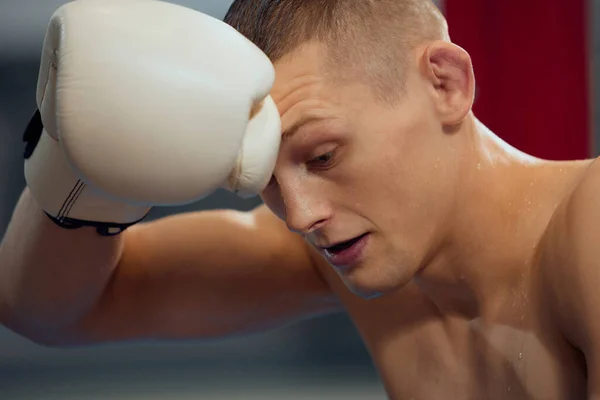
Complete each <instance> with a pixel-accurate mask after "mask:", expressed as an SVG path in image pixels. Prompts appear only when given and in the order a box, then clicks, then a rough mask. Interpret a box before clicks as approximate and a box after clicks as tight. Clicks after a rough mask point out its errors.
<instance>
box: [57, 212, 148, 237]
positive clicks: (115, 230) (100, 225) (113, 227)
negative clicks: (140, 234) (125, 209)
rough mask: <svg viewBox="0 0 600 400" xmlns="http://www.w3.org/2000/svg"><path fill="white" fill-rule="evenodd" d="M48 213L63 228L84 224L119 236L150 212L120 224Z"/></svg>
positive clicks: (102, 233) (108, 234)
mask: <svg viewBox="0 0 600 400" xmlns="http://www.w3.org/2000/svg"><path fill="white" fill-rule="evenodd" d="M46 215H47V216H48V218H50V220H51V221H52V222H54V223H55V224H56V225H58V226H60V227H61V228H63V229H79V228H83V227H84V226H91V227H94V228H96V232H98V234H99V235H100V236H117V235H120V234H121V233H123V232H124V231H125V230H126V229H127V228H129V227H130V226H132V225H135V224H137V223H139V222H141V221H142V220H143V219H144V218H146V215H148V214H146V215H144V216H143V217H142V218H141V219H139V220H137V221H134V222H130V223H126V224H119V223H114V222H96V221H85V220H81V219H75V218H69V217H62V218H56V217H54V216H52V215H50V214H48V213H46Z"/></svg>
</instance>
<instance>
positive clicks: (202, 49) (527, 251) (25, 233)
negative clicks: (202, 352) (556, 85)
mask: <svg viewBox="0 0 600 400" xmlns="http://www.w3.org/2000/svg"><path fill="white" fill-rule="evenodd" d="M259 6H260V7H259ZM226 22H227V23H229V24H230V25H232V26H233V27H235V28H236V29H238V30H239V31H240V32H241V33H242V34H243V35H245V36H246V37H248V38H249V39H251V40H252V41H253V42H254V43H255V44H256V47H255V46H254V45H252V44H251V43H250V42H249V41H246V39H245V38H244V37H243V36H242V35H240V34H238V33H237V32H234V30H233V29H230V28H229V27H228V26H226V25H225V24H222V23H220V22H218V21H214V20H212V19H210V18H207V17H206V16H202V15H201V14H198V13H195V12H193V11H191V10H186V9H183V8H180V7H176V6H172V5H168V4H166V3H157V2H154V1H149V0H129V1H123V0H121V1H116V0H102V1H101V0H79V1H75V2H73V3H70V4H69V5H67V6H64V7H63V8H61V9H60V10H59V11H57V14H56V16H55V18H53V19H52V21H51V24H50V29H49V33H48V36H47V40H46V44H45V47H44V55H45V56H44V58H43V61H42V67H41V73H40V82H39V90H38V96H37V98H38V106H39V113H38V114H37V115H36V117H35V118H34V119H33V120H32V123H31V124H30V127H29V129H28V133H27V135H26V138H27V140H28V151H27V152H26V161H25V175H26V178H27V182H28V187H27V189H26V190H25V191H24V193H23V195H22V197H21V199H20V201H19V203H18V205H17V207H16V209H15V211H14V216H13V219H12V222H11V224H10V227H9V229H8V231H7V233H6V236H5V237H4V240H3V243H2V247H1V248H0V274H1V275H0V285H1V291H0V299H1V302H0V318H1V320H2V322H3V323H4V324H5V325H6V326H8V327H9V328H11V329H13V330H14V331H16V332H18V333H20V334H22V335H24V336H26V337H28V338H30V339H31V340H33V341H35V342H37V343H41V344H44V345H50V346H71V345H81V344H94V343H101V342H114V341H123V340H130V339H142V338H157V339H165V340H177V339H189V338H193V339H199V340H202V339H208V338H216V337H226V336H228V335H232V334H243V333H247V332H252V331H263V330H266V329H271V328H275V327H278V326H281V325H283V324H289V323H291V322H294V321H298V320H300V319H303V318H307V317H311V316H315V315H322V314H325V313H332V312H338V311H342V310H345V311H346V312H348V313H349V314H350V316H351V317H352V318H353V319H354V321H355V323H356V326H357V327H358V329H359V330H360V332H361V334H362V337H363V338H364V340H365V343H366V345H367V347H368V348H369V350H370V352H371V354H372V356H373V359H374V362H375V363H376V365H377V367H378V369H379V371H380V373H381V375H382V378H383V382H384V384H385V386H386V388H387V391H388V393H389V396H390V397H391V398H393V399H411V398H414V399H482V398H489V399H501V398H506V399H584V398H588V399H598V398H600V397H599V396H600V370H599V368H600V365H599V361H600V358H599V357H600V322H598V321H600V320H599V319H598V318H597V316H598V310H599V307H600V298H599V296H600V294H599V293H600V292H599V291H598V290H597V288H598V287H599V286H600V273H599V272H598V271H599V269H598V268H597V264H598V262H600V261H599V258H600V257H599V256H600V254H599V252H600V250H598V248H599V247H598V246H597V245H596V239H595V237H597V235H598V232H597V231H598V230H599V229H600V228H598V223H597V219H598V218H599V217H600V216H599V215H598V214H599V211H598V208H597V207H596V204H597V200H596V199H597V196H598V191H599V190H600V171H599V170H600V166H598V165H597V164H596V163H594V162H593V161H592V160H584V161H574V162H549V161H545V160H540V159H536V158H534V157H531V156H529V155H526V154H523V153H522V152H520V151H518V150H516V149H514V148H512V147H510V146H509V145H507V144H506V143H504V142H502V141H501V140H500V139H499V138H498V137H496V136H495V135H494V134H493V133H492V132H490V131H489V130H488V129H487V128H486V127H485V126H484V125H483V124H482V123H481V122H480V121H478V120H477V119H476V118H475V116H474V115H473V113H472V111H471V106H472V104H473V92H474V76H473V71H472V66H471V62H470V59H469V56H468V54H467V53H466V52H465V51H464V50H462V49H460V48H459V47H457V46H456V45H454V44H452V43H451V41H450V39H449V37H448V32H447V27H446V24H445V21H444V19H443V18H442V16H441V15H440V13H439V12H438V11H437V10H436V9H435V7H434V6H433V5H432V4H431V3H430V2H429V0H396V1H385V0H378V1H364V0H356V1H350V0H348V1H344V2H342V1H335V0H326V1H319V2H315V1H308V0H304V1H303V0H279V1H274V0H273V1H270V0H263V1H258V0H256V1H252V0H238V1H236V2H235V3H234V5H233V6H232V8H231V10H230V12H229V13H228V16H227V18H226ZM200 39H202V40H200ZM263 53H264V54H263ZM265 55H266V56H268V57H269V58H270V60H271V62H273V63H274V67H275V68H274V71H275V72H276V77H277V78H276V80H275V81H274V82H273V72H274V71H273V70H272V69H271V66H270V65H269V63H268V62H267V61H266V57H265ZM507 84H510V83H509V82H507ZM517 90H521V89H518V88H515V91H516V92H517ZM275 105H276V107H277V110H278V113H274V107H275ZM42 126H43V128H42ZM274 133H277V134H276V135H274ZM280 133H281V137H280V136H279V134H280ZM565 134H568V133H565ZM274 149H275V150H274ZM277 150H279V151H278V153H277ZM213 154H216V156H213ZM275 156H276V157H277V159H276V160H275ZM217 187H226V188H228V189H230V190H234V191H237V192H239V193H256V192H258V191H261V192H262V196H263V199H264V200H265V204H266V206H265V207H259V208H257V209H256V210H254V211H252V212H249V213H240V212H234V211H227V210H221V211H205V212H198V213H192V214H186V215H178V216H172V217H169V218H165V219H162V220H159V221H156V222H147V223H138V224H136V222H137V221H139V220H140V219H142V218H143V216H144V215H145V213H146V211H147V210H148V208H149V207H151V206H152V205H156V204H162V205H168V204H181V203H184V202H186V201H193V200H195V199H198V198H200V197H201V196H204V195H206V194H208V193H210V192H211V191H212V190H214V189H215V188H217Z"/></svg>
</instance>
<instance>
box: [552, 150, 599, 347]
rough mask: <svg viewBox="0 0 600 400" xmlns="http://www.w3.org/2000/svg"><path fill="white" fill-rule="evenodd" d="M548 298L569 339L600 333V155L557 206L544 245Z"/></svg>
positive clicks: (579, 342)
mask: <svg viewBox="0 0 600 400" xmlns="http://www.w3.org/2000/svg"><path fill="white" fill-rule="evenodd" d="M543 245H544V246H543V247H544V248H543V251H542V252H543V254H542V256H541V257H542V260H541V262H542V264H543V271H544V273H543V279H544V282H543V284H544V285H545V288H544V299H543V300H544V301H547V302H548V303H547V305H549V306H551V307H552V308H551V309H552V314H553V315H554V317H555V319H556V322H557V324H558V326H559V328H560V329H561V331H562V333H563V334H564V336H565V337H566V338H567V339H568V340H569V342H570V343H571V344H573V345H575V346H576V347H578V348H580V349H582V350H583V349H584V348H586V347H587V345H588V344H589V343H586V337H588V338H589V337H590V336H589V335H590V331H591V330H598V332H600V325H598V326H597V327H592V326H591V324H596V323H595V322H593V321H595V320H597V318H596V316H597V314H598V313H599V312H600V291H599V290H598V287H600V160H598V159H596V160H593V161H592V162H590V163H588V164H587V165H586V166H585V168H584V169H583V171H582V173H581V174H580V175H579V176H578V179H577V180H576V182H575V184H574V185H573V187H572V190H571V191H570V192H569V193H568V195H567V196H566V197H565V198H564V200H563V202H562V203H561V204H559V206H558V207H557V210H556V213H555V215H554V219H553V221H552V222H551V224H550V227H549V229H548V232H547V234H546V238H545V239H544V244H543Z"/></svg>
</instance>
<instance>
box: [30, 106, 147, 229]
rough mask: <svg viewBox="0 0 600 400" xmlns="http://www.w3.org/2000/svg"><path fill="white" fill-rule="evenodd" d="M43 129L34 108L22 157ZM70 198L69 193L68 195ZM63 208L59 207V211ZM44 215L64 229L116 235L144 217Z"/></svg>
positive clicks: (35, 141)
mask: <svg viewBox="0 0 600 400" xmlns="http://www.w3.org/2000/svg"><path fill="white" fill-rule="evenodd" d="M43 131H44V124H43V122H42V115H41V114H40V110H39V109H38V110H35V113H34V114H33V116H32V117H31V120H29V124H27V128H25V133H24V134H23V141H24V142H25V153H24V157H25V159H26V160H27V159H28V158H29V157H31V155H32V154H33V152H34V150H35V148H36V146H37V144H38V143H39V141H40V138H41V137H42V133H43ZM69 198H71V195H70V196H69ZM62 212H63V209H62V208H61V213H62ZM46 215H47V216H48V218H50V220H51V221H52V222H54V223H55V224H56V225H58V226H60V227H61V228H64V229H79V228H83V227H84V226H91V227H94V228H96V232H98V234H99V235H100V236H116V235H119V234H121V233H123V232H124V231H125V230H126V229H127V228H129V227H130V226H132V225H135V224H137V223H138V222H140V221H142V220H143V219H144V218H146V215H147V214H146V215H144V216H143V217H142V218H141V219H140V220H138V221H135V222H130V223H126V224H119V223H114V222H96V221H85V220H81V219H75V218H69V217H63V216H60V217H55V216H53V215H50V214H48V213H47V212H46Z"/></svg>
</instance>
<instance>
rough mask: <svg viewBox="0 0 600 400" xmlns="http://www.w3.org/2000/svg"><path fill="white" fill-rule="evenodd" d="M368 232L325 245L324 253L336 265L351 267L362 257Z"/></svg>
mask: <svg viewBox="0 0 600 400" xmlns="http://www.w3.org/2000/svg"><path fill="white" fill-rule="evenodd" d="M367 239H368V234H366V233H365V234H363V235H360V236H357V237H355V238H353V239H350V240H346V241H344V242H339V243H337V244H335V245H333V246H329V247H323V248H322V253H323V255H324V256H325V258H327V260H328V261H329V262H330V263H331V264H332V265H334V266H336V267H349V266H352V265H354V264H356V262H358V260H359V259H360V257H361V256H362V253H363V250H364V248H365V246H366V242H367Z"/></svg>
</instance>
